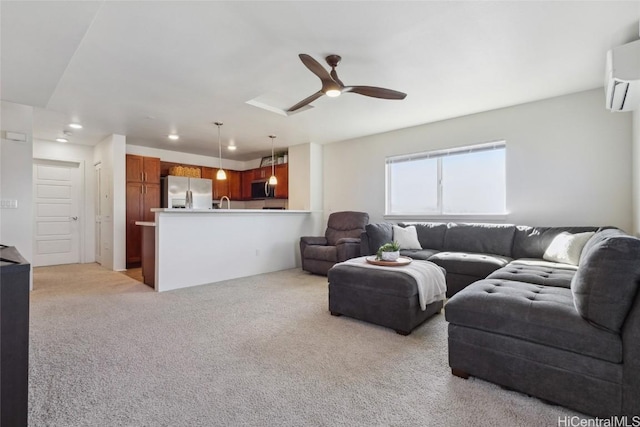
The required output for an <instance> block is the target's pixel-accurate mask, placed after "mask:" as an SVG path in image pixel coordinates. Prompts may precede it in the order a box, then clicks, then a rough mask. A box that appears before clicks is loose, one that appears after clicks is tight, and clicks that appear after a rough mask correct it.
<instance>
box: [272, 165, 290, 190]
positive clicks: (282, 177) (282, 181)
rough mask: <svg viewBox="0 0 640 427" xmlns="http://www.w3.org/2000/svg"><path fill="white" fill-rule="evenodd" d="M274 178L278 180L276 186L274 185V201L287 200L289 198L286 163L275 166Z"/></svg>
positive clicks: (287, 167) (287, 166)
mask: <svg viewBox="0 0 640 427" xmlns="http://www.w3.org/2000/svg"><path fill="white" fill-rule="evenodd" d="M275 174H276V178H278V185H276V193H275V194H276V199H288V198H289V165H288V164H287V163H284V164H281V165H276V168H275Z"/></svg>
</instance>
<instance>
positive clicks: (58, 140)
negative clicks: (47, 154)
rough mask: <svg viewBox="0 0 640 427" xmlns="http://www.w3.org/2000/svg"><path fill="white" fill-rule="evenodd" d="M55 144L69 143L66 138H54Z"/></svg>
mask: <svg viewBox="0 0 640 427" xmlns="http://www.w3.org/2000/svg"><path fill="white" fill-rule="evenodd" d="M56 142H69V140H68V139H67V138H56Z"/></svg>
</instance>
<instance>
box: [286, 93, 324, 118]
mask: <svg viewBox="0 0 640 427" xmlns="http://www.w3.org/2000/svg"><path fill="white" fill-rule="evenodd" d="M322 95H324V92H322V91H321V90H319V91H317V92H316V93H314V94H313V95H311V96H308V97H306V98H305V99H303V100H302V101H300V102H298V103H297V104H296V105H294V106H293V107H291V108H289V109H288V110H287V112H289V113H291V112H293V111H296V110H297V109H299V108H302V107H304V106H305V105H307V104H311V103H312V102H313V101H315V100H316V99H318V98H320V97H321V96H322Z"/></svg>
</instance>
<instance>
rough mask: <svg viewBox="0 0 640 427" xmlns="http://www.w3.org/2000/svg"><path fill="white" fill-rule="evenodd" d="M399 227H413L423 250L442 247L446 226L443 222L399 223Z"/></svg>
mask: <svg viewBox="0 0 640 427" xmlns="http://www.w3.org/2000/svg"><path fill="white" fill-rule="evenodd" d="M398 225H399V226H400V227H407V226H410V225H413V226H415V227H416V232H417V233H418V241H419V242H420V246H421V247H422V248H423V249H427V248H428V249H438V250H442V248H443V247H444V235H445V233H446V232H447V224H445V223H443V222H401V223H399V224H398Z"/></svg>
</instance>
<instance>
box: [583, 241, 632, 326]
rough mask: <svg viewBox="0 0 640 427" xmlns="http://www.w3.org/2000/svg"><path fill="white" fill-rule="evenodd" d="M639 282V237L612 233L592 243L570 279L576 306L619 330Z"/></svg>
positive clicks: (599, 322)
mask: <svg viewBox="0 0 640 427" xmlns="http://www.w3.org/2000/svg"><path fill="white" fill-rule="evenodd" d="M639 282H640V239H637V238H635V237H631V236H612V237H608V238H605V239H603V240H601V241H600V242H598V243H596V244H595V245H593V246H592V247H591V248H590V249H589V252H588V253H587V254H586V255H585V257H584V259H583V260H582V263H581V264H580V267H579V268H578V271H577V272H576V275H575V276H574V277H573V280H572V282H571V290H572V291H573V297H574V303H575V307H576V309H577V311H578V313H580V315H581V316H582V317H584V318H585V319H587V320H589V321H590V322H592V323H594V324H596V325H598V326H601V327H603V328H606V329H608V330H611V331H614V332H619V331H620V328H621V327H622V324H623V323H624V319H625V318H626V317H627V313H628V312H629V308H630V307H631V304H632V303H633V300H634V298H635V295H636V292H637V291H638V283H639Z"/></svg>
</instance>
